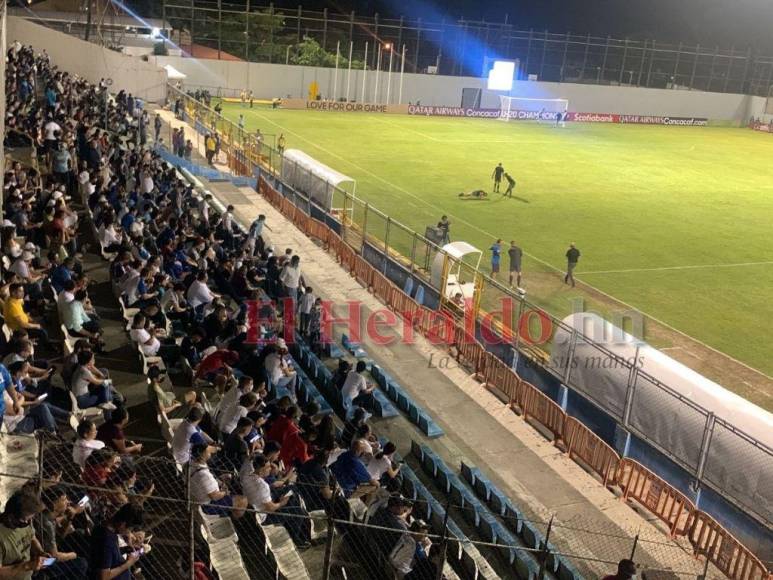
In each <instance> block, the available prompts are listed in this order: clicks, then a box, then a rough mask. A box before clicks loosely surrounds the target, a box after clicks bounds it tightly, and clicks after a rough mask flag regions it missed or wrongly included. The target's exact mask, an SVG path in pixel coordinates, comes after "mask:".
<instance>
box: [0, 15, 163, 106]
mask: <svg viewBox="0 0 773 580" xmlns="http://www.w3.org/2000/svg"><path fill="white" fill-rule="evenodd" d="M6 37H7V39H8V42H9V43H12V42H13V41H15V40H18V41H19V42H21V43H22V44H25V45H31V46H32V47H33V48H34V49H35V50H37V51H42V50H43V49H45V50H46V51H47V52H48V54H49V56H50V57H51V62H53V63H54V64H55V65H57V66H58V67H59V68H60V69H62V70H64V71H67V72H71V73H75V74H78V75H80V76H82V77H85V78H86V79H88V80H89V81H91V82H92V83H97V82H99V79H101V78H112V79H113V86H112V87H111V91H113V92H118V91H120V90H121V89H123V90H125V91H127V92H130V93H132V94H133V95H135V96H138V97H140V98H141V99H145V100H146V101H152V102H161V101H163V100H164V99H165V98H166V71H165V70H163V69H159V68H158V67H157V66H156V65H155V63H153V62H147V61H144V60H142V59H141V58H139V57H134V56H127V55H124V54H121V53H119V52H115V51H114V50H109V49H107V48H103V47H101V46H97V45H96V44H92V43H90V42H85V41H83V40H79V39H77V38H75V37H74V36H70V35H68V34H64V33H62V32H57V31H55V30H52V29H50V28H47V27H45V26H40V25H39V24H34V23H32V22H30V21H28V20H25V19H24V18H19V17H16V16H9V17H8V19H7V34H6Z"/></svg>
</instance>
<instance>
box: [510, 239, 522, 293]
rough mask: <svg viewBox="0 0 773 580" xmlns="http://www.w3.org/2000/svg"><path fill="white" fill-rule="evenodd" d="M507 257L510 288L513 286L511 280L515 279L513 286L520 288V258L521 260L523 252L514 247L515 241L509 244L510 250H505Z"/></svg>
mask: <svg viewBox="0 0 773 580" xmlns="http://www.w3.org/2000/svg"><path fill="white" fill-rule="evenodd" d="M507 255H508V256H509V258H510V286H512V285H513V278H515V279H516V282H515V285H516V286H517V287H519V288H520V286H521V258H523V250H521V248H519V247H518V246H516V245H515V240H512V241H511V242H510V249H509V250H507Z"/></svg>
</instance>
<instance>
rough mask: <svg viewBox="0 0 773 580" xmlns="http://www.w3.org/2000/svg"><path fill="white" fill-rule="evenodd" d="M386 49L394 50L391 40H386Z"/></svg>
mask: <svg viewBox="0 0 773 580" xmlns="http://www.w3.org/2000/svg"><path fill="white" fill-rule="evenodd" d="M384 50H392V43H391V42H385V43H384Z"/></svg>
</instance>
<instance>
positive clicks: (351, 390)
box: [341, 360, 376, 417]
mask: <svg viewBox="0 0 773 580" xmlns="http://www.w3.org/2000/svg"><path fill="white" fill-rule="evenodd" d="M367 368H368V365H367V364H365V361H364V360H359V361H357V366H356V367H355V368H354V369H353V370H351V371H349V374H347V375H346V380H345V381H344V386H343V387H341V396H342V397H343V405H344V409H346V414H347V417H349V415H350V413H351V410H352V408H353V407H354V402H355V400H358V402H360V403H361V402H364V401H365V400H367V399H366V397H365V396H366V395H370V393H372V392H373V389H375V388H376V386H375V385H373V384H368V382H367V381H366V380H365V377H364V376H362V373H364V372H365V369H367Z"/></svg>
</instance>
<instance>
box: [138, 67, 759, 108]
mask: <svg viewBox="0 0 773 580" xmlns="http://www.w3.org/2000/svg"><path fill="white" fill-rule="evenodd" d="M154 59H155V60H157V62H158V64H159V66H163V65H165V64H171V65H172V66H174V67H175V68H176V69H177V70H179V71H181V72H183V73H185V74H186V75H188V78H187V79H186V81H185V82H186V84H189V85H196V86H205V87H209V88H210V91H211V92H213V93H215V91H216V90H217V89H218V88H222V89H231V90H234V89H237V90H240V89H251V90H252V91H253V92H254V94H255V96H256V97H257V98H271V97H287V96H290V97H305V96H306V95H307V93H308V87H309V84H311V82H313V81H316V82H317V83H318V84H319V86H320V91H321V93H322V95H323V96H324V97H326V98H328V97H333V96H334V95H333V93H334V90H333V88H334V84H335V70H334V69H328V68H317V67H304V66H292V65H290V66H287V65H282V64H263V63H246V62H234V61H222V60H220V61H219V60H205V59H192V58H185V57H171V56H170V57H151V60H154ZM363 74H365V76H366V79H365V99H364V101H365V102H375V101H378V102H380V103H384V102H386V95H387V86H388V79H387V77H388V76H389V75H388V74H387V73H385V72H382V73H381V74H380V78H379V82H378V85H379V87H378V91H379V96H378V99H376V98H375V91H376V73H375V72H374V71H368V72H367V73H363V71H361V70H359V71H352V74H351V81H350V82H349V97H350V99H356V100H358V101H362V87H363ZM347 77H348V71H346V70H339V71H338V90H337V91H336V94H335V96H337V97H339V98H341V97H345V96H346V86H347ZM399 82H400V81H399V74H397V73H393V74H392V81H391V87H390V89H391V90H390V102H392V103H397V99H398V94H399ZM485 86H486V81H485V80H484V79H479V78H472V77H449V76H435V75H422V74H408V73H406V74H405V79H404V84H403V102H404V103H407V102H408V101H411V102H414V103H415V102H416V101H418V100H420V101H421V104H423V105H450V106H459V105H460V104H461V95H462V89H463V88H472V87H474V88H483V89H485ZM502 94H504V93H502ZM511 94H512V95H513V96H522V97H533V98H564V99H569V102H570V106H569V107H570V110H572V111H576V112H584V113H619V114H628V115H667V116H672V117H706V118H708V119H712V120H720V121H730V122H734V123H741V122H745V121H746V119H748V117H749V116H758V115H759V114H762V112H763V110H764V106H765V105H764V101H765V99H759V98H756V97H749V96H746V95H734V94H725V93H707V92H701V91H677V90H665V89H645V88H636V87H616V86H597V85H580V84H573V83H547V82H527V81H516V83H515V85H514V87H513V90H512V92H511ZM481 106H482V107H484V108H497V109H498V108H499V98H498V95H497V94H496V93H491V92H488V91H484V98H483V100H482V103H481Z"/></svg>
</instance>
